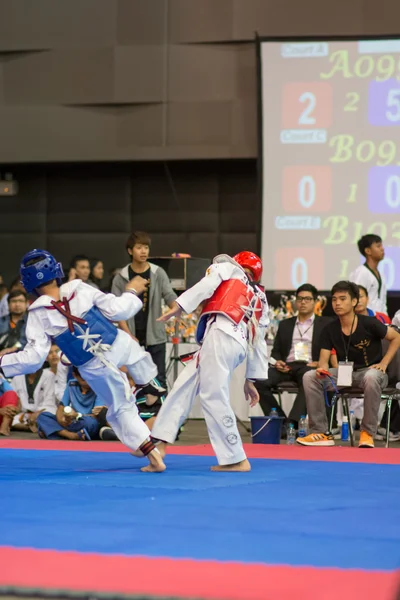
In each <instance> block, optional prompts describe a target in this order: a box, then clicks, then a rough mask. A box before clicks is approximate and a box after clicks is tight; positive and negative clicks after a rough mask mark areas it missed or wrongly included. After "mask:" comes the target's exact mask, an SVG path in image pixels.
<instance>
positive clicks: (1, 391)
mask: <svg viewBox="0 0 400 600" xmlns="http://www.w3.org/2000/svg"><path fill="white" fill-rule="evenodd" d="M18 405H19V400H18V396H17V394H16V393H15V391H14V390H13V389H12V386H11V384H10V383H8V381H7V380H6V379H4V377H0V435H5V436H9V435H10V430H11V423H12V421H13V418H14V417H15V415H16V414H17V413H18Z"/></svg>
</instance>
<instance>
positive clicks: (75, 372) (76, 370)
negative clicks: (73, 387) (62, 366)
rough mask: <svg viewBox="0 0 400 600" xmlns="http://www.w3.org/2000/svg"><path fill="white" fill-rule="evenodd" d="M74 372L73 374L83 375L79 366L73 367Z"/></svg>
mask: <svg viewBox="0 0 400 600" xmlns="http://www.w3.org/2000/svg"><path fill="white" fill-rule="evenodd" d="M72 374H73V375H78V377H81V374H80V373H79V369H78V367H72Z"/></svg>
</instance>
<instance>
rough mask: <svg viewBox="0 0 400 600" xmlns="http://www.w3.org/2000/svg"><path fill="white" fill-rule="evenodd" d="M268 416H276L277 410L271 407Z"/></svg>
mask: <svg viewBox="0 0 400 600" xmlns="http://www.w3.org/2000/svg"><path fill="white" fill-rule="evenodd" d="M268 416H269V417H270V418H273V417H277V416H278V411H277V410H276V408H272V409H271V412H270V413H269V415H268Z"/></svg>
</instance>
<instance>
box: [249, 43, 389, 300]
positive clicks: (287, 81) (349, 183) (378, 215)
mask: <svg viewBox="0 0 400 600" xmlns="http://www.w3.org/2000/svg"><path fill="white" fill-rule="evenodd" d="M259 43H260V47H259V50H260V52H259V56H260V65H259V66H260V77H261V81H260V93H261V98H260V107H261V116H262V121H261V123H260V134H261V136H262V141H261V153H262V156H261V165H262V196H263V197H262V236H261V244H262V258H263V260H264V277H263V283H264V285H265V287H266V288H267V289H270V290H292V289H295V288H296V287H298V286H299V285H301V284H302V283H305V282H306V281H307V282H310V283H313V284H314V285H315V286H316V287H317V288H318V289H320V290H328V289H329V288H330V287H331V286H332V285H333V284H334V283H335V282H336V281H338V280H339V279H346V278H348V276H349V274H350V272H351V271H352V270H353V269H354V268H355V267H357V266H358V265H359V264H360V262H363V260H362V257H361V256H360V254H359V252H358V249H357V240H358V239H359V238H360V237H361V236H362V235H364V234H365V233H376V234H378V235H380V236H381V237H382V239H383V241H384V245H385V249H386V253H385V259H384V261H382V263H381V266H380V269H381V271H382V272H383V273H384V274H385V276H386V279H387V282H388V289H390V290H400V248H399V239H400V128H399V126H400V40H398V39H373V40H372V39H359V40H354V41H350V40H341V41H339V40H335V41H332V40H324V39H321V40H316V41H309V40H308V41H304V40H302V41H297V42H296V41H290V42H289V41H274V40H267V39H266V40H263V39H260V40H259Z"/></svg>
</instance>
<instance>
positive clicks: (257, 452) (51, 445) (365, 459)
mask: <svg viewBox="0 0 400 600" xmlns="http://www.w3.org/2000/svg"><path fill="white" fill-rule="evenodd" d="M0 448H12V449H16V450H70V451H78V452H129V449H128V448H126V446H123V445H122V444H121V443H120V442H68V441H65V442H63V441H60V442H58V441H50V440H13V439H12V438H11V439H0ZM244 448H245V451H246V454H247V456H248V457H249V458H267V459H268V458H270V459H275V460H318V461H327V462H353V463H370V464H383V465H399V464H400V449H399V448H374V449H370V448H349V447H341V446H335V447H328V448H326V447H325V448H308V447H304V446H287V445H285V444H280V445H272V444H244ZM168 454H186V455H191V456H214V452H213V449H212V447H211V446H210V445H209V444H207V445H200V446H170V447H169V448H168Z"/></svg>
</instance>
